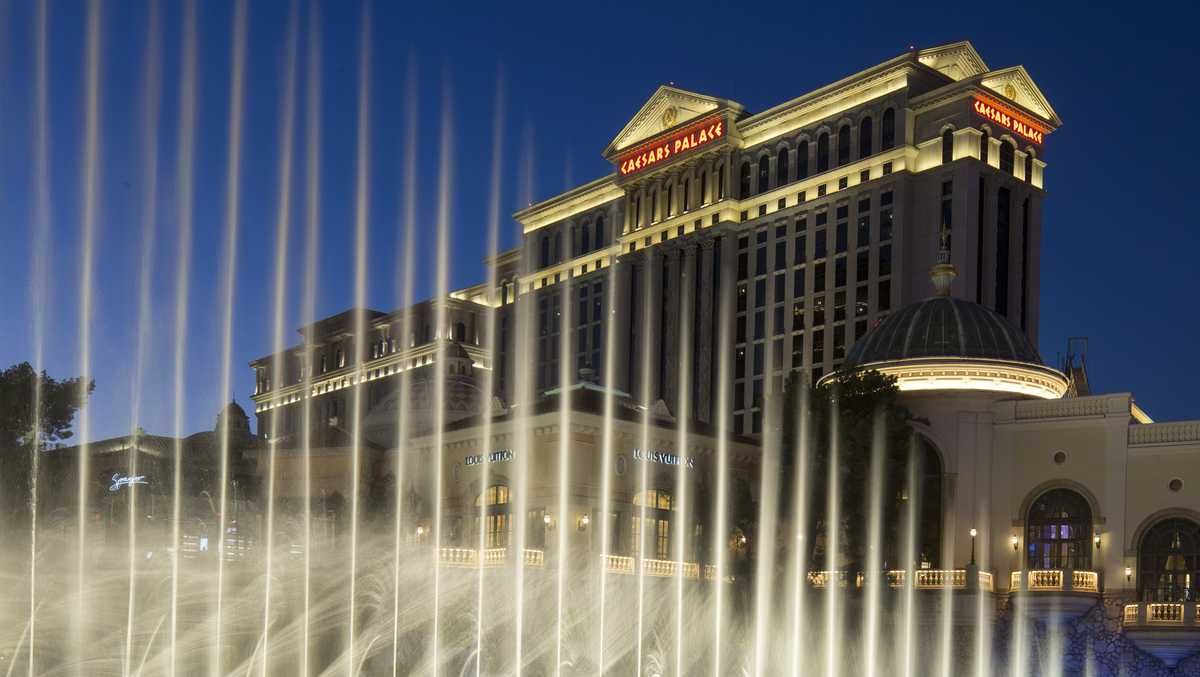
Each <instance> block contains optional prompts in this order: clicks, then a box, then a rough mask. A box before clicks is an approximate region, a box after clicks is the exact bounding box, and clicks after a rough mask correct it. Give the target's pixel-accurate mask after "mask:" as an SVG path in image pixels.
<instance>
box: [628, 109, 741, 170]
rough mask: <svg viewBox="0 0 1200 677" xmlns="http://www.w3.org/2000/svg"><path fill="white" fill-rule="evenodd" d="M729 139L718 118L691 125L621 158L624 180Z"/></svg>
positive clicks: (721, 119)
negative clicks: (657, 165) (713, 143)
mask: <svg viewBox="0 0 1200 677" xmlns="http://www.w3.org/2000/svg"><path fill="white" fill-rule="evenodd" d="M724 136H725V118H724V117H723V116H720V115H716V116H713V117H710V118H706V119H704V120H701V121H699V122H697V123H695V124H692V125H688V126H687V127H684V128H683V129H681V130H679V131H678V132H675V133H674V134H671V135H670V136H664V137H662V138H661V139H657V140H655V141H651V142H649V143H644V144H642V145H641V146H638V147H637V148H635V149H633V150H631V151H629V152H627V153H625V154H623V155H621V156H620V157H619V158H618V166H619V168H620V172H621V176H629V175H630V174H636V173H638V172H640V171H642V170H643V169H647V168H649V167H652V166H654V165H656V164H660V163H662V162H665V161H667V160H669V159H671V158H673V157H675V156H677V155H682V154H684V153H688V152H690V151H693V150H695V149H697V148H700V147H701V146H706V145H708V144H710V143H712V142H714V141H716V140H718V139H720V138H722V137H724Z"/></svg>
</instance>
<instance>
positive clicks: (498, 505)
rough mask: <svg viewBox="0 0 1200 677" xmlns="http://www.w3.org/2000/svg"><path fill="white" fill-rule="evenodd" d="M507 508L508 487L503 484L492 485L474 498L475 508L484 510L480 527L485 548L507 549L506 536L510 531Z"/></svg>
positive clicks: (510, 525) (510, 524)
mask: <svg viewBox="0 0 1200 677" xmlns="http://www.w3.org/2000/svg"><path fill="white" fill-rule="evenodd" d="M508 506H509V501H508V487H507V486H506V485H503V484H494V485H492V486H490V487H488V488H487V491H485V492H483V494H481V495H479V496H476V497H475V507H477V508H484V511H483V512H484V516H483V525H482V526H483V543H484V547H485V548H506V547H508V535H509V533H510V532H511V531H512V518H511V517H510V516H509V507H508Z"/></svg>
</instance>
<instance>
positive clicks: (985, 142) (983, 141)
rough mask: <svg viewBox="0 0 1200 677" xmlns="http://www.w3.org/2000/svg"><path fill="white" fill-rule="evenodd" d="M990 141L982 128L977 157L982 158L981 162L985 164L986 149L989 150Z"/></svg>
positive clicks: (986, 157) (986, 158) (986, 159)
mask: <svg viewBox="0 0 1200 677" xmlns="http://www.w3.org/2000/svg"><path fill="white" fill-rule="evenodd" d="M991 146H992V142H991V140H990V139H989V137H988V133H987V130H986V129H985V130H983V136H981V137H979V159H980V160H983V164H985V165H986V164H987V161H988V151H989V150H991Z"/></svg>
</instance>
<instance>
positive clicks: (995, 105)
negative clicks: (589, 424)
mask: <svg viewBox="0 0 1200 677" xmlns="http://www.w3.org/2000/svg"><path fill="white" fill-rule="evenodd" d="M1059 124H1060V121H1059V119H1058V116H1057V115H1055V113H1054V110H1053V109H1052V108H1051V107H1050V104H1049V103H1048V102H1047V101H1046V99H1045V97H1044V96H1043V95H1042V93H1041V92H1040V91H1039V89H1038V87H1037V86H1036V85H1035V84H1034V82H1033V80H1032V79H1031V78H1030V76H1029V74H1028V73H1026V72H1025V69H1024V68H1022V67H1021V66H1012V67H1008V68H1001V69H998V70H992V69H990V68H989V67H988V66H987V65H986V64H985V63H984V61H983V59H982V57H980V55H979V54H978V53H977V52H976V51H975V49H974V48H973V47H972V46H971V45H970V44H969V43H967V42H958V43H954V44H949V45H944V46H940V47H934V48H930V49H923V50H914V51H910V52H907V53H904V54H901V55H900V56H897V57H895V58H893V59H890V60H888V61H885V62H883V63H881V64H878V65H875V66H872V67H870V68H868V69H866V70H863V71H861V72H859V73H855V74H854V75H851V76H849V77H846V78H843V79H841V80H838V81H837V82H834V83H832V84H829V85H826V86H824V87H821V88H820V89H817V90H815V91H811V92H808V93H806V94H803V95H801V96H799V97H797V98H794V99H791V100H789V101H786V102H784V103H781V104H779V105H777V106H775V107H773V108H769V109H767V110H765V111H762V112H759V113H751V112H749V111H747V110H745V108H744V107H743V106H742V105H741V104H739V103H737V102H735V101H731V100H728V99H722V98H717V97H713V96H709V95H705V94H698V93H694V92H689V91H684V90H682V89H678V88H676V87H670V86H662V87H659V88H658V90H657V91H655V92H654V93H653V94H652V95H651V96H650V98H649V100H648V101H646V103H645V104H644V105H643V106H642V108H641V109H640V110H638V111H637V112H636V113H635V114H634V115H633V117H632V118H631V119H630V120H629V121H628V123H627V124H625V126H624V127H623V128H622V129H621V130H620V131H619V132H618V133H617V135H616V137H615V138H614V139H613V140H612V142H611V143H609V144H608V147H607V148H605V149H604V150H603V154H604V157H605V158H607V159H608V160H610V161H611V162H612V166H613V171H612V173H610V174H608V175H606V176H603V177H601V178H599V179H596V180H594V181H592V182H590V183H586V184H584V185H581V186H578V187H576V188H573V189H571V190H568V191H567V192H565V193H562V194H560V195H556V196H553V197H551V198H549V199H546V200H543V201H541V202H538V203H536V204H533V205H531V206H529V207H527V208H525V209H522V210H521V211H519V212H517V213H516V214H515V215H514V216H515V218H516V220H517V222H518V223H519V224H520V225H521V227H522V231H523V237H522V242H521V245H520V246H518V247H516V248H514V249H512V250H509V251H507V252H503V253H501V254H499V255H498V256H496V257H495V258H494V259H490V260H489V261H488V262H487V265H489V266H495V273H496V279H497V280H498V281H499V285H498V288H497V289H494V290H489V289H487V285H476V286H474V287H470V288H467V289H463V290H458V291H455V292H452V293H451V294H450V296H449V298H448V299H447V300H446V303H447V318H448V319H447V322H448V326H447V327H443V328H441V329H438V328H434V327H431V325H430V323H431V321H432V318H433V316H434V315H435V314H434V313H433V312H432V308H433V304H434V302H435V301H434V300H428V301H424V302H422V303H419V304H417V305H415V306H413V307H411V308H407V309H400V310H397V311H394V312H391V313H384V312H379V311H373V310H367V309H361V310H360V311H357V312H362V313H364V314H365V316H364V317H365V320H363V324H362V325H359V324H358V323H356V321H355V318H356V316H355V312H356V311H347V312H344V313H341V314H338V315H335V316H332V317H329V318H325V319H323V320H320V321H318V322H317V323H314V324H313V325H311V326H308V327H303V328H301V329H300V334H301V335H302V337H303V342H302V343H301V345H298V346H295V347H292V348H289V349H288V350H287V351H286V353H285V355H284V358H285V359H284V360H283V372H282V373H281V374H273V369H272V364H273V358H272V357H271V356H266V357H263V358H260V359H257V360H254V361H253V362H251V366H252V368H254V369H255V371H256V391H255V394H254V401H255V404H256V409H255V411H256V413H257V415H258V419H259V420H258V423H259V426H258V429H259V431H260V433H264V432H265V433H266V434H269V435H272V436H274V437H275V438H279V436H280V435H283V436H289V435H290V436H292V437H293V438H294V433H295V432H296V428H297V426H298V423H299V421H301V420H303V417H302V416H300V415H299V412H298V410H297V407H296V406H294V405H296V404H297V403H298V402H299V401H300V400H302V399H306V398H308V397H310V396H311V398H312V401H313V404H314V407H315V408H314V411H316V412H317V416H316V417H315V419H314V420H316V421H320V422H330V423H329V426H328V428H329V430H326V431H325V432H323V433H321V434H320V435H319V436H318V438H316V439H318V440H319V441H320V443H321V444H336V443H338V441H339V439H340V437H344V436H345V434H344V431H345V429H346V426H345V419H344V414H345V412H346V411H347V407H346V405H347V402H346V397H347V395H346V391H345V390H343V388H345V386H346V385H347V384H349V383H352V382H354V377H353V374H354V373H355V372H356V370H362V373H363V374H364V375H365V376H366V377H367V378H368V379H369V380H370V387H369V391H370V392H369V393H368V397H367V398H366V399H367V402H366V407H365V409H364V416H365V417H366V420H367V423H368V428H371V426H372V425H374V424H373V423H372V421H373V420H378V421H382V422H383V424H385V427H386V424H390V423H391V422H392V421H394V418H395V417H394V415H392V414H390V413H388V411H389V407H394V406H395V402H396V400H397V397H396V391H397V385H398V382H399V379H397V378H396V376H397V375H398V374H399V373H400V372H401V370H402V369H409V368H418V367H419V369H417V371H416V372H414V373H415V374H417V375H416V376H415V378H416V381H414V383H416V387H417V388H418V389H421V388H424V390H428V389H429V386H428V372H429V369H428V368H429V367H430V366H432V360H433V359H434V355H435V354H436V350H435V349H434V346H435V345H436V341H438V340H448V341H452V342H453V343H454V344H455V345H454V346H453V347H452V349H451V350H450V351H449V352H448V353H447V355H448V356H450V357H454V358H455V359H454V360H451V361H452V362H455V364H447V365H442V366H441V368H443V369H453V371H452V372H451V374H452V381H453V382H454V387H453V388H452V390H453V392H454V393H456V395H455V398H454V402H452V404H453V406H452V407H451V409H452V411H450V412H449V413H448V416H449V417H450V418H449V420H454V419H456V418H457V417H459V416H469V415H471V414H472V413H473V412H478V411H480V409H481V408H482V407H483V406H486V404H485V403H488V402H491V401H493V400H492V396H493V395H495V396H497V397H498V398H499V401H500V402H504V403H511V402H514V401H517V400H519V399H523V398H524V397H530V396H533V397H536V396H537V395H539V394H540V393H542V392H544V391H546V390H549V389H553V388H556V387H558V386H559V379H560V374H561V373H568V374H573V375H577V376H576V378H588V379H592V380H596V381H598V382H600V383H603V384H604V385H606V386H609V387H612V388H614V389H615V390H617V391H621V392H625V393H628V394H629V395H631V396H632V397H633V398H634V399H635V400H637V401H645V402H646V403H647V404H656V403H657V402H658V401H659V400H661V401H662V402H663V403H664V404H665V405H666V407H667V409H668V410H669V411H670V412H671V413H672V414H673V415H679V412H680V411H681V410H680V404H681V401H683V400H684V399H685V398H686V401H687V403H688V404H689V408H688V412H689V416H690V418H692V419H694V420H697V421H699V422H705V423H715V422H716V420H717V418H716V414H717V411H716V409H717V406H718V404H717V403H718V399H719V398H718V396H717V393H718V383H720V379H719V378H718V377H719V373H718V369H719V368H721V365H724V366H725V368H726V369H728V378H729V381H728V383H729V384H730V385H731V388H732V389H731V391H730V392H729V398H728V401H729V406H730V407H731V409H730V412H729V413H731V414H732V415H733V416H732V418H731V419H729V421H730V425H731V426H732V428H733V431H734V432H735V433H740V434H743V435H756V434H758V433H760V431H761V428H762V414H761V410H762V402H763V398H764V397H766V396H768V395H770V394H773V393H778V392H779V391H780V389H781V388H782V384H783V380H784V378H785V375H787V374H789V373H790V372H792V371H793V370H796V371H800V372H801V373H802V374H804V376H805V377H807V378H809V379H811V380H812V381H813V382H816V381H817V380H818V379H819V378H820V377H821V376H823V375H825V374H828V373H830V372H832V371H833V370H836V369H837V368H838V367H839V366H841V365H842V364H843V360H844V359H845V357H846V354H847V350H848V349H849V347H850V346H851V345H852V344H853V343H854V342H855V341H856V340H857V339H859V338H860V337H862V336H863V335H864V334H865V333H866V332H867V331H868V330H869V329H870V328H871V327H873V326H875V325H876V324H878V323H879V322H880V321H881V320H882V319H883V318H885V317H886V316H887V315H888V313H889V312H891V311H893V310H894V309H898V308H900V307H902V306H904V305H906V304H908V303H910V302H913V301H917V300H921V299H924V298H926V297H929V296H931V295H932V293H933V289H932V287H931V286H930V281H929V270H930V268H931V266H932V265H933V264H934V263H935V259H936V257H937V254H938V250H939V247H940V246H941V240H942V238H943V237H944V238H945V239H946V240H947V242H946V244H947V245H948V246H949V248H950V251H951V255H950V258H951V262H952V263H953V264H954V266H955V268H956V269H957V271H958V281H957V283H956V284H955V285H954V286H953V291H952V293H953V294H954V295H955V296H959V297H961V298H963V299H964V300H968V301H972V302H976V303H979V304H982V305H984V306H986V307H988V308H992V309H994V310H995V311H996V312H998V313H999V314H1000V315H1002V316H1004V317H1005V318H1007V320H1008V321H1009V322H1010V323H1011V324H1012V325H1013V326H1014V327H1015V328H1017V329H1019V330H1020V331H1022V332H1024V333H1025V334H1026V336H1027V337H1028V338H1029V339H1030V340H1031V341H1032V342H1033V344H1034V345H1036V344H1037V337H1038V289H1039V269H1040V246H1039V243H1040V242H1041V230H1042V219H1041V215H1042V198H1043V197H1044V195H1045V193H1044V189H1043V179H1044V172H1045V166H1046V165H1045V162H1044V158H1045V154H1044V147H1043V145H1044V141H1045V139H1046V136H1047V135H1048V134H1049V133H1050V132H1051V131H1053V130H1054V129H1055V128H1056V127H1057V126H1058V125H1059ZM568 300H569V308H566V307H564V305H565V304H567V303H568ZM489 305H490V306H491V307H494V308H497V309H498V311H497V317H496V323H495V335H494V336H485V335H484V333H486V331H487V330H486V327H487V326H488V323H487V322H485V321H484V315H485V313H486V310H487V308H488V306H489ZM722 308H724V309H725V312H722ZM405 318H407V320H408V321H409V322H410V324H408V325H405V324H404V321H405ZM519 318H520V321H518V319H519ZM721 318H725V319H726V321H725V322H724V324H723V323H722V321H721ZM358 326H363V327H365V328H366V331H368V332H370V336H368V337H362V338H363V339H364V340H363V341H362V343H360V344H358V345H361V346H363V349H364V350H367V351H369V354H363V355H361V356H355V355H354V354H353V351H354V348H355V345H356V342H355V341H354V340H352V338H350V337H351V336H352V334H353V332H354V331H355V328H356V327H358ZM404 326H408V327H409V335H408V336H400V334H401V331H402V327H404ZM564 329H570V330H571V332H572V334H573V335H572V336H571V337H570V338H571V341H570V351H569V352H570V353H572V354H569V355H561V354H560V352H561V350H562V349H561V347H560V332H562V331H564ZM525 332H528V333H529V334H530V335H529V336H525V335H524V333H525ZM610 332H611V338H612V346H613V352H612V354H613V355H614V356H616V357H615V358H614V359H615V360H617V361H616V362H615V363H614V364H612V365H605V364H604V360H605V355H606V350H607V347H608V344H607V341H608V340H609V333H610ZM564 359H566V360H570V361H571V362H569V363H567V364H561V363H560V360H564ZM459 362H461V364H459ZM518 365H519V366H520V368H521V369H523V370H528V371H527V372H524V373H523V374H522V378H521V379H517V378H515V376H516V375H517V374H516V368H517V367H518ZM476 367H491V368H494V372H493V376H494V379H492V381H493V383H494V388H495V391H494V392H493V393H482V392H480V391H479V388H480V381H481V380H482V379H476V378H475V377H474V370H475V368H476ZM560 369H562V371H560ZM422 372H425V376H421V373H422ZM526 374H527V375H528V378H525V376H526ZM680 374H685V375H686V376H687V379H686V381H685V383H686V387H687V389H688V390H689V391H690V392H687V393H681V392H678V391H679V390H680V387H681V386H680V379H679V375H680ZM306 379H311V381H310V382H309V389H310V390H311V394H306V393H305V392H304V391H305V389H306V386H305V385H304V383H305V382H306ZM610 379H611V381H612V382H611V383H605V381H607V380H610ZM526 383H527V384H528V387H529V391H530V392H528V393H524V394H522V393H517V392H516V390H517V389H518V387H521V388H524V387H525V384H526ZM519 384H520V385H519ZM414 401H416V402H420V403H424V404H423V405H421V407H418V408H419V409H421V410H422V411H431V407H432V406H434V405H433V403H432V402H431V401H429V397H428V392H426V393H425V394H424V395H420V393H418V396H416V397H415V399H414ZM279 407H282V409H281V410H280V412H281V415H278V416H276V415H275V414H272V413H269V412H271V410H272V409H276V408H279ZM280 412H275V413H280ZM418 413H419V412H418ZM334 421H337V422H338V423H337V424H334V423H333V422H334ZM322 424H323V423H322ZM418 427H419V426H418ZM339 430H340V431H342V432H338V431H339ZM326 433H328V434H326ZM368 434H369V435H371V436H372V437H378V439H379V441H380V443H382V444H388V443H390V441H391V440H394V437H393V436H392V435H391V434H390V433H386V432H384V431H383V428H381V429H380V434H379V435H378V436H375V435H374V434H372V433H370V432H368Z"/></svg>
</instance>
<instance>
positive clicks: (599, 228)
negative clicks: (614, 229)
mask: <svg viewBox="0 0 1200 677" xmlns="http://www.w3.org/2000/svg"><path fill="white" fill-rule="evenodd" d="M604 235H605V233H604V215H603V214H601V215H599V216H597V217H596V240H595V246H596V249H599V248H601V247H603V246H604Z"/></svg>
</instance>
